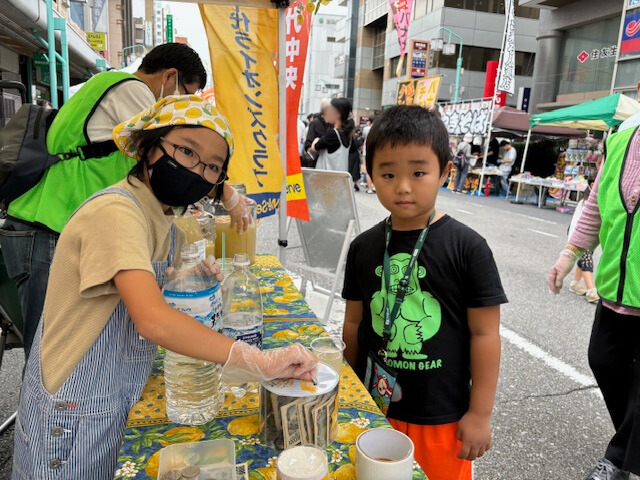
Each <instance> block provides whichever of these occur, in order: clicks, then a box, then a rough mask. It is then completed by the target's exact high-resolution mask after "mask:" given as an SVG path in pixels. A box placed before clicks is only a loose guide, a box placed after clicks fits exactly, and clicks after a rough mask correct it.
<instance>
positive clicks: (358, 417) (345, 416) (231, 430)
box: [115, 256, 426, 480]
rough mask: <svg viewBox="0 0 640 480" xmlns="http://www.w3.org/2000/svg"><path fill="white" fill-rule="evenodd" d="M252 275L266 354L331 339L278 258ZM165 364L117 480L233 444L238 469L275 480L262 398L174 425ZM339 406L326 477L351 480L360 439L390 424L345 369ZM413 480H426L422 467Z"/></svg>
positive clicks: (157, 371) (155, 376)
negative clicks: (175, 448) (173, 455)
mask: <svg viewBox="0 0 640 480" xmlns="http://www.w3.org/2000/svg"><path fill="white" fill-rule="evenodd" d="M252 269H253V271H254V273H255V274H256V275H258V276H259V277H260V282H261V290H262V298H263V308H264V320H265V322H264V348H273V347H278V346H282V345H286V344H288V343H291V342H293V341H295V342H301V343H303V344H304V345H306V346H308V345H309V343H311V340H312V339H314V338H316V337H318V336H326V335H328V334H327V332H326V331H325V329H324V328H323V327H322V325H321V324H320V322H319V321H318V319H317V318H316V317H315V315H314V314H313V312H312V311H311V309H310V308H309V306H308V305H307V303H306V302H305V301H304V299H303V298H302V295H300V293H299V292H298V290H297V289H296V288H295V286H294V285H293V282H292V280H291V278H290V277H289V276H288V275H287V274H286V272H285V270H284V269H283V268H282V266H281V265H280V263H279V261H278V260H277V258H276V257H271V256H258V257H257V261H256V264H255V265H254V267H252ZM162 358H163V353H162V352H160V353H159V355H158V357H157V358H156V361H155V364H154V366H153V371H152V373H151V376H150V377H149V380H148V382H147V385H146V387H145V389H144V392H143V394H142V398H141V400H140V401H139V402H138V403H137V404H136V405H135V406H134V407H133V408H132V409H131V412H129V421H128V423H127V430H126V432H125V440H124V444H123V445H122V448H121V449H120V455H119V458H118V467H117V470H116V476H115V478H117V479H134V478H135V479H143V478H152V479H153V478H156V475H157V473H158V462H159V459H160V450H161V449H162V448H163V447H166V446H167V445H171V444H174V443H181V442H197V441H199V440H212V439H216V438H230V439H232V440H233V441H234V442H235V444H236V460H237V463H244V462H248V464H249V469H250V476H249V478H250V479H252V480H276V469H275V460H276V456H277V455H278V453H277V452H276V451H275V450H273V449H271V448H269V447H267V446H265V445H263V444H261V443H260V432H259V423H258V413H259V398H258V394H247V395H246V396H245V397H243V398H241V399H237V398H235V397H234V396H233V395H232V394H230V393H229V394H227V397H226V399H225V403H224V406H223V407H222V409H221V411H220V412H219V413H218V416H217V417H216V418H215V419H214V420H213V421H211V422H209V423H208V424H206V425H199V426H183V425H177V424H173V423H171V422H169V420H168V419H167V416H166V412H165V401H164V377H163V373H162ZM339 402H340V409H339V416H338V418H339V426H338V435H337V438H336V439H335V441H334V442H332V443H331V445H329V447H328V448H327V449H326V452H327V456H328V458H329V469H330V471H331V478H332V479H334V480H353V479H355V469H354V466H353V465H354V462H355V446H354V442H355V439H356V437H357V436H358V435H359V434H360V433H361V432H362V431H364V430H366V429H367V428H376V427H388V426H389V424H388V422H387V420H386V419H385V417H384V416H383V415H382V414H381V413H380V411H379V410H378V407H377V406H376V405H375V403H374V402H373V400H372V399H371V396H370V395H369V393H368V392H367V391H366V389H365V388H364V386H363V385H362V383H361V382H360V380H359V379H358V377H357V376H356V374H355V373H354V371H353V370H352V369H351V367H349V366H348V365H347V364H346V363H345V364H344V365H343V367H342V371H341V375H340V394H339ZM413 478H414V479H424V478H426V477H425V475H424V473H423V472H422V471H421V470H420V469H419V468H418V467H417V465H416V468H415V469H414V475H413Z"/></svg>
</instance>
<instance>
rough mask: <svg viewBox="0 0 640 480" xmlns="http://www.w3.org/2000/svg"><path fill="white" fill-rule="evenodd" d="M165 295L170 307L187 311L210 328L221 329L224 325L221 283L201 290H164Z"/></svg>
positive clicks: (183, 311)
mask: <svg viewBox="0 0 640 480" xmlns="http://www.w3.org/2000/svg"><path fill="white" fill-rule="evenodd" d="M163 295H164V298H165V301H166V302H167V304H168V305H169V306H170V307H173V308H175V309H176V310H179V311H181V312H182V313H186V314H187V315H189V316H191V317H193V318H195V319H196V320H198V321H199V322H200V323H202V324H203V325H206V326H207V327H209V328H213V329H214V330H216V331H218V332H219V331H220V328H221V327H222V291H221V289H220V284H219V283H218V284H216V285H214V286H213V287H211V288H208V289H206V290H201V291H199V292H175V291H173V290H164V291H163Z"/></svg>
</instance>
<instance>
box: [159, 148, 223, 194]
mask: <svg viewBox="0 0 640 480" xmlns="http://www.w3.org/2000/svg"><path fill="white" fill-rule="evenodd" d="M160 140H162V141H163V142H165V143H166V144H167V145H170V146H171V147H173V155H169V153H168V152H167V151H166V150H165V149H164V148H163V147H162V145H159V147H160V150H162V151H163V152H164V153H165V155H169V156H170V157H171V158H173V159H174V160H175V161H176V162H178V163H179V164H180V165H182V166H183V167H185V168H188V169H191V170H192V169H194V168H196V167H197V166H198V165H200V164H202V178H204V179H205V180H206V181H207V182H209V183H211V184H213V185H219V184H221V183H222V182H224V181H225V180H226V179H227V174H226V173H225V172H224V171H223V170H222V168H221V167H220V166H218V165H215V164H213V163H204V162H203V161H202V160H200V155H198V153H197V152H196V151H194V150H193V149H191V148H189V147H185V146H184V145H176V144H175V143H173V142H170V141H169V140H167V139H166V138H164V137H160Z"/></svg>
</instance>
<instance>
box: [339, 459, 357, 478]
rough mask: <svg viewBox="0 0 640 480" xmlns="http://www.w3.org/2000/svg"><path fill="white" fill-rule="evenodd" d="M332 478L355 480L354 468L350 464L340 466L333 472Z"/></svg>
mask: <svg viewBox="0 0 640 480" xmlns="http://www.w3.org/2000/svg"><path fill="white" fill-rule="evenodd" d="M333 478H334V479H335V480H356V467H354V466H353V465H352V464H350V463H347V464H346V465H342V466H341V467H340V468H339V469H338V470H336V471H335V473H334V474H333Z"/></svg>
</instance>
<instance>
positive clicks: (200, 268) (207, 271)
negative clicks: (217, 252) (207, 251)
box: [164, 255, 224, 282]
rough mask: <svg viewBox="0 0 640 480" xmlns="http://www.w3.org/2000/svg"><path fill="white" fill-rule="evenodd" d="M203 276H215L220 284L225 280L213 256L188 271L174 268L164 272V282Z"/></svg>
mask: <svg viewBox="0 0 640 480" xmlns="http://www.w3.org/2000/svg"><path fill="white" fill-rule="evenodd" d="M201 275H214V276H215V277H216V279H217V280H218V281H219V282H221V281H222V280H223V279H224V275H223V274H222V270H221V269H220V265H216V259H215V258H214V257H213V255H209V256H208V257H207V258H206V259H205V260H203V261H201V262H200V263H198V264H197V265H195V266H194V267H191V268H189V269H187V270H177V269H175V268H173V267H169V268H167V269H166V270H165V271H164V280H165V282H168V281H171V280H175V279H176V278H180V277H188V276H201Z"/></svg>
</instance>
